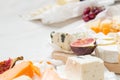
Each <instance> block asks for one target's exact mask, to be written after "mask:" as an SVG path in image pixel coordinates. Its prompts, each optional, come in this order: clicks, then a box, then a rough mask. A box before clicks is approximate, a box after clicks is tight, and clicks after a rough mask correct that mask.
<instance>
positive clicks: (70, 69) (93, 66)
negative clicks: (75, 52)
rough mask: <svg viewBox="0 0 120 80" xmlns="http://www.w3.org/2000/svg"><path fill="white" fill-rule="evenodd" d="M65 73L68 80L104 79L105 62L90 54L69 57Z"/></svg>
mask: <svg viewBox="0 0 120 80" xmlns="http://www.w3.org/2000/svg"><path fill="white" fill-rule="evenodd" d="M65 73H66V77H67V78H68V80H104V64H103V61H102V60H101V59H100V58H97V57H93V56H90V55H86V56H76V57H69V58H68V60H67V62H66V65H65Z"/></svg>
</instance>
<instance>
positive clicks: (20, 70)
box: [0, 61, 41, 80]
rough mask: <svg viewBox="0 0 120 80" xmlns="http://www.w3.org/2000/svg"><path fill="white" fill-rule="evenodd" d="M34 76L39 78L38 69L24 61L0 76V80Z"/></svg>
mask: <svg viewBox="0 0 120 80" xmlns="http://www.w3.org/2000/svg"><path fill="white" fill-rule="evenodd" d="M34 74H36V75H38V76H41V73H40V72H39V69H38V68H37V67H36V66H34V65H33V64H32V62H30V61H24V62H21V63H20V64H17V65H15V66H14V67H13V68H11V69H9V70H7V71H6V72H4V73H3V74H1V75H0V80H12V79H14V78H16V77H19V76H21V75H27V76H29V77H30V78H32V77H33V76H34Z"/></svg>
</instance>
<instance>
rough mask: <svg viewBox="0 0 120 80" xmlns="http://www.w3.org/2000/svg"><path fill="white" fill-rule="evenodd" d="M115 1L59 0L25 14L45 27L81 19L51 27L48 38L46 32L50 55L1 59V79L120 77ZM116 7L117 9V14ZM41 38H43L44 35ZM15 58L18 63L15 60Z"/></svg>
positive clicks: (119, 24)
mask: <svg viewBox="0 0 120 80" xmlns="http://www.w3.org/2000/svg"><path fill="white" fill-rule="evenodd" d="M114 2H115V0H106V2H105V1H104V0H101V1H97V0H91V1H87V0H85V1H82V0H80V1H79V0H57V3H55V4H54V5H47V6H45V7H43V8H41V9H39V10H37V11H35V12H33V13H31V14H27V16H26V15H24V16H21V17H22V18H27V20H30V21H31V20H38V21H40V22H41V23H42V25H43V26H45V29H46V25H45V24H47V26H49V25H50V24H54V23H55V24H56V23H58V24H59V22H65V21H67V20H69V19H73V18H76V17H77V19H79V20H78V21H75V22H73V23H71V24H69V25H68V26H62V27H60V28H59V29H54V28H53V27H52V28H53V29H52V28H50V26H49V28H47V29H49V30H52V31H48V30H46V31H48V32H47V33H48V34H47V38H46V36H45V38H46V39H44V40H42V41H43V42H45V44H42V42H41V43H40V45H41V44H42V45H46V40H48V36H49V39H50V41H49V42H48V43H50V45H49V47H51V48H52V49H51V48H50V51H51V52H50V51H49V49H48V45H47V46H44V47H45V49H43V51H44V52H45V51H46V52H47V58H45V59H42V57H41V56H40V55H41V54H37V55H36V54H34V53H32V54H33V55H34V56H35V57H34V58H35V60H32V59H31V58H28V56H27V58H28V59H26V57H24V56H22V57H18V58H20V59H19V60H21V61H17V60H16V59H18V58H12V57H11V58H9V59H8V60H5V59H4V60H1V61H0V80H119V74H120V53H119V52H120V51H119V48H120V43H119V41H120V33H119V30H120V19H119V18H120V15H119V12H117V11H118V8H116V6H114V5H115V4H114ZM95 3H96V4H95ZM117 7H119V5H117ZM110 11H111V12H110ZM114 11H115V12H117V13H115V14H114ZM109 12H110V13H109ZM57 13H58V14H57ZM70 13H71V14H70ZM103 14H104V15H103ZM33 23H34V22H33ZM43 26H42V27H43ZM41 29H43V28H41ZM39 31H40V30H39ZM39 31H38V32H37V33H39ZM46 31H44V33H45V32H46ZM40 32H42V31H40ZM37 33H35V34H37ZM31 34H32V33H31ZM40 34H41V33H40ZM27 37H28V36H27ZM29 39H30V38H29ZM29 39H27V40H28V41H29ZM37 39H40V40H41V37H40V38H37ZM37 39H36V38H35V39H34V40H35V41H36V40H37ZM17 40H18V38H17ZM27 40H26V42H27ZM18 41H19V40H18ZM23 42H24V41H23ZM37 45H38V44H37ZM42 45H41V46H42ZM19 46H21V45H19ZM38 47H39V46H38ZM46 47H47V49H46ZM32 48H33V47H32ZM42 48H43V47H42ZM42 48H41V51H42ZM23 51H24V50H23ZM32 52H36V49H34V50H33V49H32ZM44 52H43V53H44ZM48 52H49V53H48ZM48 54H50V56H49V55H48ZM16 55H17V54H16ZM23 55H24V54H23ZM38 55H39V56H38ZM42 55H43V56H46V54H42ZM29 56H31V54H30V55H29ZM48 56H49V57H48ZM23 57H24V58H23ZM32 57H33V56H32ZM14 59H15V60H16V61H17V62H16V63H15V62H14V63H13V60H14ZM11 65H12V66H11Z"/></svg>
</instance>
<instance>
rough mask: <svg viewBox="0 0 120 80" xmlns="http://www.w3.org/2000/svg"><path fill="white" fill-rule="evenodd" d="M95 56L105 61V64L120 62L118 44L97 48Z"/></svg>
mask: <svg viewBox="0 0 120 80" xmlns="http://www.w3.org/2000/svg"><path fill="white" fill-rule="evenodd" d="M95 54H96V56H97V57H99V58H101V59H103V60H104V61H105V62H109V63H119V62H120V52H119V50H118V46H117V45H116V44H115V45H107V46H97V48H96V49H95Z"/></svg>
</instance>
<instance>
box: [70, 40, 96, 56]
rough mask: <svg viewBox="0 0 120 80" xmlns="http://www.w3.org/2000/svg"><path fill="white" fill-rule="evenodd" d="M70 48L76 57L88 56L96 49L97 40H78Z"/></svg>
mask: <svg viewBox="0 0 120 80" xmlns="http://www.w3.org/2000/svg"><path fill="white" fill-rule="evenodd" d="M70 46H71V49H72V51H73V52H74V53H75V54H76V55H87V54H91V53H92V52H93V51H94V49H95V48H96V40H95V39H94V38H85V39H77V40H76V41H74V42H72V43H71V44H70Z"/></svg>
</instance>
